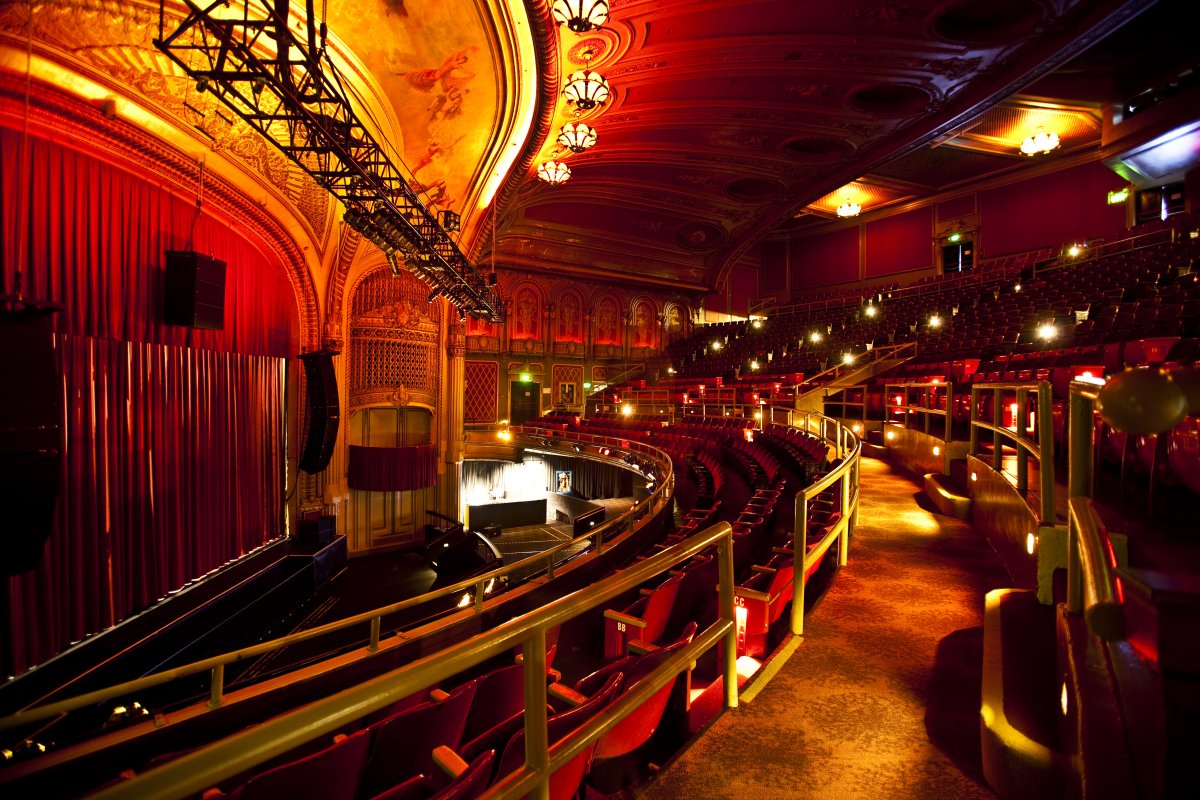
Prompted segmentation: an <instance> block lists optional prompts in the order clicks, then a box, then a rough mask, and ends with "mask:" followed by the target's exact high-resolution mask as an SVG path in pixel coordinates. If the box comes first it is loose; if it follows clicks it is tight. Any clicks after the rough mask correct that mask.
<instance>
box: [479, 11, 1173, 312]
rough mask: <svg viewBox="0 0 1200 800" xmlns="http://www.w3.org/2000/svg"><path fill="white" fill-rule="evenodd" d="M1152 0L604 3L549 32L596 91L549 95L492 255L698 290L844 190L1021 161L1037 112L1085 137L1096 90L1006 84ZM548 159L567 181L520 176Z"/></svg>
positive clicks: (931, 189) (1095, 117) (952, 178)
mask: <svg viewBox="0 0 1200 800" xmlns="http://www.w3.org/2000/svg"><path fill="white" fill-rule="evenodd" d="M1149 5H1152V3H1150V2H1118V1H1116V0H1095V1H1091V2H1089V1H1086V0H1078V1H1076V2H1072V1H1071V0H1007V1H1001V0H951V1H950V2H944V1H943V0H905V2H892V1H891V0H884V1H883V2H880V0H862V1H861V2H812V1H810V0H773V1H771V0H763V1H760V2H744V1H738V0H669V1H667V2H664V1H662V0H657V1H651V0H623V1H622V0H617V2H613V3H612V11H611V15H612V18H611V19H610V21H609V22H608V23H607V24H606V25H605V27H604V28H603V29H601V30H599V31H593V32H589V33H585V34H582V35H576V34H574V33H572V32H571V31H568V30H566V29H565V28H563V29H560V30H559V31H558V33H557V34H556V36H557V42H558V49H557V54H556V57H555V61H554V63H553V64H552V66H553V68H554V69H556V70H557V72H558V73H559V75H564V76H565V75H567V74H568V73H569V72H572V71H574V70H578V69H582V68H585V67H587V68H590V69H594V70H596V71H597V72H600V73H602V74H603V75H604V76H605V77H606V78H607V79H608V81H609V82H610V84H611V86H612V92H613V97H612V99H610V101H609V102H608V103H607V104H606V105H604V106H602V107H600V108H597V109H593V110H591V111H588V112H584V113H583V114H582V115H577V114H576V112H575V111H574V110H573V108H571V107H569V106H568V105H567V104H566V102H565V101H564V100H563V99H561V98H557V99H555V98H551V100H552V101H553V102H556V108H555V112H554V119H553V122H551V123H550V124H549V125H547V126H546V127H547V128H548V129H547V130H544V131H542V135H543V137H544V141H543V143H542V145H541V148H540V151H539V153H538V155H537V157H536V158H535V159H534V160H533V164H532V165H531V166H530V168H529V169H528V171H527V173H526V174H525V175H523V176H517V177H518V178H519V179H520V180H521V183H520V185H519V188H518V189H517V191H516V193H515V195H514V196H513V197H512V198H511V202H508V203H507V204H506V205H505V206H504V207H502V209H501V214H502V216H501V221H500V225H499V235H498V241H497V261H498V263H499V264H500V265H501V266H502V267H503V266H508V267H515V268H520V269H525V270H531V271H553V272H556V273H560V274H561V273H564V272H565V273H568V274H569V273H577V274H589V275H592V274H597V275H600V276H603V277H606V278H609V279H613V280H617V281H630V282H641V283H649V284H654V283H667V284H671V285H674V286H678V287H681V288H692V289H695V290H697V291H702V290H705V289H708V288H711V287H716V286H720V284H721V283H722V281H723V279H724V278H725V276H726V275H727V274H728V271H729V270H730V269H731V267H732V266H733V265H735V264H736V263H738V260H739V258H742V257H744V256H746V254H747V253H748V252H750V249H751V248H752V247H753V245H755V244H756V243H757V242H758V241H760V240H761V239H762V237H763V236H764V235H766V234H768V233H770V232H772V231H773V230H777V229H778V228H779V226H780V225H781V224H786V225H791V226H796V225H798V224H800V225H801V226H802V225H803V223H804V222H805V220H806V219H808V220H811V221H812V222H815V223H823V222H824V221H825V220H827V219H829V218H830V217H831V216H832V215H833V212H834V209H835V207H836V206H837V205H838V204H839V203H841V202H843V201H844V200H843V197H844V196H845V194H846V193H847V192H852V193H855V194H856V196H857V199H858V202H860V203H862V205H863V206H864V211H866V210H870V209H871V208H872V207H873V206H874V207H878V206H879V205H881V204H898V203H903V202H907V201H912V200H914V199H917V198H921V197H924V196H928V195H930V194H932V193H936V192H938V191H940V190H942V189H944V188H945V187H948V186H953V185H955V184H959V183H964V182H969V181H972V180H976V179H978V178H979V177H980V176H982V175H987V174H991V173H994V172H997V171H1003V170H1005V169H1009V168H1012V167H1014V166H1020V165H1021V164H1022V159H1024V157H1023V156H1020V154H1019V153H1018V152H1017V150H1016V148H1017V147H1019V145H1020V142H1021V140H1022V139H1023V138H1024V137H1025V136H1027V135H1029V134H1030V133H1033V129H1034V127H1036V125H1038V124H1045V125H1047V126H1051V125H1052V126H1054V127H1055V128H1056V129H1057V130H1058V131H1060V135H1061V136H1062V139H1063V152H1067V153H1069V152H1072V151H1073V150H1077V149H1079V148H1087V147H1093V146H1095V145H1096V144H1097V143H1098V141H1099V133H1100V116H1101V114H1100V105H1099V103H1096V102H1088V101H1081V100H1075V101H1072V102H1069V103H1064V102H1060V101H1057V100H1048V99H1046V98H1043V97H1025V96H1016V97H1013V96H1012V95H1013V94H1014V92H1016V91H1018V90H1019V89H1021V88H1022V87H1023V86H1025V85H1027V84H1029V83H1030V82H1031V81H1033V80H1035V79H1037V78H1039V77H1040V76H1042V75H1045V74H1047V73H1048V72H1050V71H1051V70H1053V69H1054V68H1055V67H1057V66H1058V65H1060V64H1063V63H1064V62H1066V61H1068V59H1070V58H1072V57H1073V56H1075V55H1076V54H1078V53H1080V52H1082V51H1083V50H1084V49H1086V48H1087V47H1088V46H1090V45H1092V44H1094V43H1095V42H1097V41H1098V40H1100V39H1101V38H1103V37H1104V36H1105V35H1107V34H1109V33H1110V32H1112V31H1113V30H1115V29H1116V28H1117V27H1119V26H1120V25H1122V24H1124V23H1125V22H1128V21H1129V20H1130V19H1131V18H1133V17H1134V16H1135V15H1136V14H1137V13H1139V12H1141V11H1142V10H1144V9H1145V8H1146V7H1147V6H1149ZM1006 98H1008V99H1007V100H1005V99H1006ZM1002 100H1005V102H1003V103H1001V104H1000V105H998V106H997V105H996V104H997V103H999V102H1000V101H1002ZM993 106H995V107H994V108H993ZM988 109H991V110H990V111H989V110H988ZM577 120H580V121H586V122H587V123H588V124H590V125H592V126H593V127H594V128H595V129H596V131H597V133H598V137H599V142H598V144H597V145H596V146H595V147H593V148H591V149H590V150H587V151H585V152H583V153H581V154H572V153H569V152H565V151H564V150H562V149H561V148H558V147H557V146H556V145H555V142H554V138H555V137H556V136H557V134H558V130H559V128H560V127H561V125H562V124H564V123H565V122H568V121H577ZM930 143H932V144H933V145H934V147H933V148H932V149H929V148H927V147H925V146H924V145H926V144H930ZM548 158H561V159H563V160H565V161H566V163H567V164H568V165H569V166H570V167H571V169H572V170H573V176H572V177H571V179H570V180H569V181H567V182H566V183H564V184H562V185H560V186H549V185H546V184H544V183H542V182H540V181H538V180H536V178H535V176H534V169H535V168H536V165H537V164H538V163H540V162H541V161H542V160H545V159H548ZM851 182H853V183H851ZM848 184H849V186H848ZM843 187H845V191H843Z"/></svg>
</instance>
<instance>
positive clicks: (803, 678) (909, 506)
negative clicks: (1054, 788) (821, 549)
mask: <svg viewBox="0 0 1200 800" xmlns="http://www.w3.org/2000/svg"><path fill="white" fill-rule="evenodd" d="M861 496H862V506H861V509H860V513H859V525H858V528H857V530H856V532H855V534H854V537H853V541H852V542H851V545H850V562H849V565H848V566H846V567H845V568H843V569H842V570H841V571H840V572H839V573H838V574H837V576H836V577H835V578H834V580H833V583H832V585H831V587H830V588H829V590H828V592H827V594H826V595H825V596H824V597H823V598H821V599H820V600H819V601H818V602H817V603H816V605H815V607H814V608H812V610H811V611H810V613H809V616H808V618H807V621H806V623H805V624H806V631H805V633H806V635H805V637H804V641H803V642H802V643H801V644H800V646H799V649H797V650H796V652H795V653H794V654H793V655H792V657H791V659H790V660H789V661H788V662H787V664H786V665H785V666H784V667H783V669H782V670H781V671H780V672H779V673H778V674H777V675H776V676H775V677H774V679H773V680H772V681H771V682H770V684H768V685H767V686H766V688H765V689H763V690H762V692H761V693H760V694H759V695H758V696H757V697H756V698H755V699H754V701H753V702H751V703H745V704H743V705H742V706H741V707H740V708H738V709H737V710H736V711H732V712H727V713H726V714H725V715H724V716H723V717H721V718H720V719H719V720H717V722H716V723H715V724H714V725H713V726H712V727H711V728H710V729H709V730H708V731H707V732H706V733H705V734H704V735H703V736H702V737H701V738H700V739H699V740H698V741H696V742H695V743H694V744H693V745H692V746H691V747H690V748H689V749H688V750H687V751H686V752H685V753H683V754H682V755H681V756H679V757H678V758H677V759H676V760H675V761H674V762H672V763H671V764H670V765H668V766H667V768H665V769H664V770H663V772H661V773H660V774H659V775H658V776H657V777H656V778H655V780H654V781H653V782H652V783H651V784H650V785H649V786H648V787H646V790H645V792H643V793H642V797H644V798H647V800H673V799H674V798H680V800H682V799H683V798H689V799H691V798H741V797H745V798H756V800H757V799H758V798H913V799H914V800H916V799H917V798H921V799H922V800H924V799H925V798H933V799H934V800H955V799H956V798H980V797H992V796H993V795H992V793H991V792H990V791H989V790H988V789H987V787H986V785H985V783H984V781H983V778H982V773H981V768H980V763H979V679H980V664H981V657H982V656H981V654H982V628H981V625H982V617H983V597H984V594H985V593H986V592H987V591H989V590H990V589H993V588H996V587H1000V586H1005V585H1008V578H1007V576H1006V573H1005V572H1004V569H1003V567H1002V566H1001V565H1000V562H999V559H997V557H996V556H995V554H994V553H993V552H992V550H991V549H990V548H989V547H988V545H987V543H986V541H984V539H983V537H982V535H980V534H978V533H976V532H975V531H974V530H973V529H972V528H971V527H970V526H969V525H967V524H966V523H963V522H960V521H958V520H956V519H952V518H949V517H944V516H941V515H938V514H936V513H933V512H932V511H931V510H930V509H931V508H932V506H930V505H929V504H928V501H926V500H925V499H924V497H923V495H920V494H919V486H918V484H917V482H916V481H915V480H914V478H913V477H912V476H910V475H908V474H906V473H904V472H903V471H902V470H898V469H896V468H893V467H892V466H890V465H889V464H887V463H886V462H882V461H876V460H873V459H863V461H862V495H861Z"/></svg>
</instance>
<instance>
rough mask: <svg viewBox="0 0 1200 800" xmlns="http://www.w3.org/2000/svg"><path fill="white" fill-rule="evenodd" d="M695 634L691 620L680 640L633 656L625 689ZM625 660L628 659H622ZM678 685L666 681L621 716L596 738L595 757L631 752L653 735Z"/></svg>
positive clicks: (627, 689)
mask: <svg viewBox="0 0 1200 800" xmlns="http://www.w3.org/2000/svg"><path fill="white" fill-rule="evenodd" d="M695 635H696V623H694V622H692V623H689V624H688V626H687V628H685V629H684V632H683V635H682V636H680V637H679V638H678V639H677V640H675V641H674V642H672V643H671V644H669V645H667V646H666V647H660V648H659V649H658V650H655V651H653V652H651V653H647V654H646V655H644V656H641V657H640V658H636V659H632V663H628V664H627V665H626V670H624V671H625V672H626V675H625V683H624V686H625V687H626V688H625V691H629V689H630V688H631V687H633V686H635V685H637V683H638V681H640V680H641V679H642V678H644V677H645V676H646V675H649V674H650V673H651V672H652V671H654V669H656V668H657V667H658V665H659V664H661V663H662V662H663V661H665V660H666V659H667V658H669V657H670V656H671V655H673V654H674V653H675V652H676V651H678V650H679V649H681V648H683V647H686V646H687V645H689V644H691V641H692V639H693V638H694V637H695ZM622 661H625V659H622ZM674 686H675V681H673V680H671V681H667V683H666V685H664V686H663V687H662V688H661V689H659V690H658V691H657V692H655V693H654V694H653V695H651V696H650V698H649V699H647V700H646V702H644V703H642V704H641V705H640V706H638V707H637V708H636V709H634V711H633V712H632V713H630V714H629V715H628V716H627V717H625V719H623V720H621V721H620V722H618V723H617V724H616V726H614V727H613V728H612V729H611V730H609V731H608V732H607V733H605V734H604V735H603V736H601V737H600V738H599V739H598V740H597V741H596V750H595V757H596V758H613V757H615V756H620V755H624V754H625V753H629V752H632V751H633V750H635V749H637V748H638V747H639V746H641V745H642V744H643V743H644V742H645V741H646V740H647V739H649V738H650V737H651V736H652V735H654V731H656V730H657V729H658V724H659V722H660V721H661V720H662V715H663V711H665V710H666V707H667V701H668V700H669V699H670V697H671V689H672V688H673V687H674Z"/></svg>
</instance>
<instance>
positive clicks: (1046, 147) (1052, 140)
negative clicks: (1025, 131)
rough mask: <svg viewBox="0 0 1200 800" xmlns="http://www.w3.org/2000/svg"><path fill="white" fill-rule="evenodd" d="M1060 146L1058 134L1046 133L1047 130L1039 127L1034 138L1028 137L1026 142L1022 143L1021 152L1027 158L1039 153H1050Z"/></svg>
mask: <svg viewBox="0 0 1200 800" xmlns="http://www.w3.org/2000/svg"><path fill="white" fill-rule="evenodd" d="M1058 144H1059V142H1058V134H1057V133H1055V132H1054V131H1051V132H1050V133H1046V129H1045V128H1041V127H1039V128H1038V129H1037V130H1036V131H1034V133H1033V135H1032V136H1026V137H1025V141H1023V142H1021V152H1022V153H1024V154H1025V155H1027V156H1036V155H1037V154H1038V153H1049V152H1050V151H1051V150H1053V149H1054V148H1056V147H1058Z"/></svg>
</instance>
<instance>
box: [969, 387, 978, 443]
mask: <svg viewBox="0 0 1200 800" xmlns="http://www.w3.org/2000/svg"><path fill="white" fill-rule="evenodd" d="M970 411H971V414H970V417H969V418H968V419H970V428H971V430H970V437H971V439H970V441H971V443H970V445H968V447H967V453H968V454H969V455H975V454H976V453H978V452H979V428H978V427H977V426H976V425H975V423H976V421H977V416H976V415H977V414H978V411H979V388H978V387H976V386H972V387H971V409H970Z"/></svg>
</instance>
